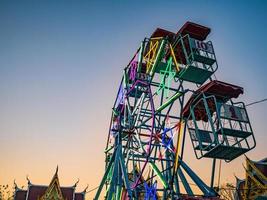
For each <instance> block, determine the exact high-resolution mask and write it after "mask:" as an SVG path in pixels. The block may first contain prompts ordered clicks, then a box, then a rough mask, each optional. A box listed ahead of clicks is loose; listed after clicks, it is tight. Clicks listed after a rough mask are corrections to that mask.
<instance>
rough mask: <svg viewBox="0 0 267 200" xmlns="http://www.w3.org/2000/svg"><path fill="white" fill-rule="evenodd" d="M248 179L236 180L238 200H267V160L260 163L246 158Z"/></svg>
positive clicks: (236, 196)
mask: <svg viewBox="0 0 267 200" xmlns="http://www.w3.org/2000/svg"><path fill="white" fill-rule="evenodd" d="M244 168H245V172H246V178H245V179H244V180H241V179H239V178H236V193H235V199H236V200H247V199H249V200H261V199H262V200H263V199H266V200H267V158H265V159H263V160H260V161H258V162H255V161H252V160H250V159H249V158H247V157H246V166H244Z"/></svg>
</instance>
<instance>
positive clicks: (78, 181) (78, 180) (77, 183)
mask: <svg viewBox="0 0 267 200" xmlns="http://www.w3.org/2000/svg"><path fill="white" fill-rule="evenodd" d="M79 182H80V179H79V178H78V180H77V181H76V183H75V184H74V185H73V186H72V187H74V188H75V187H76V186H77V185H78V183H79Z"/></svg>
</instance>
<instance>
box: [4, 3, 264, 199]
mask: <svg viewBox="0 0 267 200" xmlns="http://www.w3.org/2000/svg"><path fill="white" fill-rule="evenodd" d="M266 9H267V1H263V0H262V1H260V0H256V1H241V0H240V1H230V0H229V1H212V0H205V1H185V0H176V1H174V0H170V1H155V0H148V1H141V0H134V1H122V0H121V1H118V0H114V1H91V0H88V1H85V0H78V1H63V0H43V1H36V0H32V1H23V2H22V1H19V0H18V1H8V0H2V1H0V97H1V98H0V111H1V112H0V113H1V114H0V158H1V161H0V184H12V183H13V180H14V179H16V182H17V183H18V185H19V186H23V185H24V186H26V185H27V181H26V176H27V175H28V176H29V178H30V179H31V181H32V183H35V184H49V181H50V180H51V178H52V176H53V174H54V171H55V169H56V166H57V165H58V166H59V178H60V183H61V185H63V186H68V185H73V184H74V183H75V182H76V180H77V179H78V178H79V179H80V183H79V185H78V191H80V190H83V189H84V188H85V187H86V185H87V184H89V190H90V189H92V188H94V187H96V186H98V184H99V182H100V180H101V178H102V175H103V173H104V148H105V143H106V138H107V133H108V125H109V120H110V114H111V108H112V106H113V101H114V99H115V95H116V92H117V89H118V85H119V82H120V79H121V76H122V69H123V68H124V67H125V66H126V65H127V64H128V61H129V59H130V58H131V57H132V56H133V54H134V53H135V51H136V49H137V48H138V46H139V44H140V42H141V41H142V39H143V38H144V37H145V36H150V34H151V32H153V31H154V29H155V28H157V27H162V28H165V29H168V30H170V31H173V32H176V31H177V30H178V29H179V27H181V26H182V25H183V23H185V22H186V21H193V22H196V23H200V24H203V25H205V26H208V27H211V30H212V32H211V34H210V36H209V39H210V40H211V41H212V42H213V45H214V48H215V52H216V56H217V61H218V64H219V68H218V71H217V73H216V76H217V78H218V79H219V80H223V81H226V82H230V83H233V84H237V85H240V86H243V87H244V90H245V92H244V95H243V96H242V97H241V100H242V101H244V102H245V103H250V102H253V101H257V100H261V99H264V98H267V83H266V76H267V67H266V63H267V12H266ZM248 112H249V115H250V120H251V122H252V127H253V130H254V132H255V137H256V140H257V147H256V148H255V149H254V150H252V151H251V152H249V153H248V154H247V155H248V156H249V157H250V158H251V159H253V160H260V159H262V158H264V157H267V146H266V145H267V143H266V142H267V120H266V116H265V115H266V113H267V102H264V103H261V104H256V105H253V106H251V107H248ZM187 139H189V138H187ZM185 157H186V161H187V163H188V164H189V165H190V166H191V167H192V168H193V169H194V170H195V171H196V172H197V173H199V176H200V177H201V178H203V180H205V181H206V182H207V183H208V184H209V183H210V180H209V177H210V174H211V170H210V167H211V160H209V159H203V160H200V161H199V160H196V158H195V155H194V154H193V149H192V145H191V143H190V142H189V140H187V142H186V154H185ZM243 162H244V157H243V156H241V157H240V158H238V159H236V160H234V161H233V162H232V163H230V164H226V163H223V165H222V179H221V182H222V183H225V182H227V181H229V182H231V181H233V180H234V174H235V175H237V176H239V177H241V178H242V177H243V176H244V170H243V167H242V163H243ZM216 183H217V180H216ZM93 194H94V193H89V194H88V195H87V197H88V199H92V196H93Z"/></svg>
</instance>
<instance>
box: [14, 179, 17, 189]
mask: <svg viewBox="0 0 267 200" xmlns="http://www.w3.org/2000/svg"><path fill="white" fill-rule="evenodd" d="M14 188H15V190H17V189H18V185H17V183H16V179H14Z"/></svg>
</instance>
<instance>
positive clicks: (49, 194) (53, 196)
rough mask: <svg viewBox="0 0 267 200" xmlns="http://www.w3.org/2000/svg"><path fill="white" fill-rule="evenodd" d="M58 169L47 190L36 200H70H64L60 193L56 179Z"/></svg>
mask: <svg viewBox="0 0 267 200" xmlns="http://www.w3.org/2000/svg"><path fill="white" fill-rule="evenodd" d="M57 172H58V168H57V170H56V173H55V175H54V177H53V179H52V181H51V183H50V184H49V186H48V188H47V189H46V191H45V193H44V195H43V196H42V197H41V198H39V199H38V200H71V199H64V198H63V195H62V191H61V189H60V184H59V179H58V175H57Z"/></svg>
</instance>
